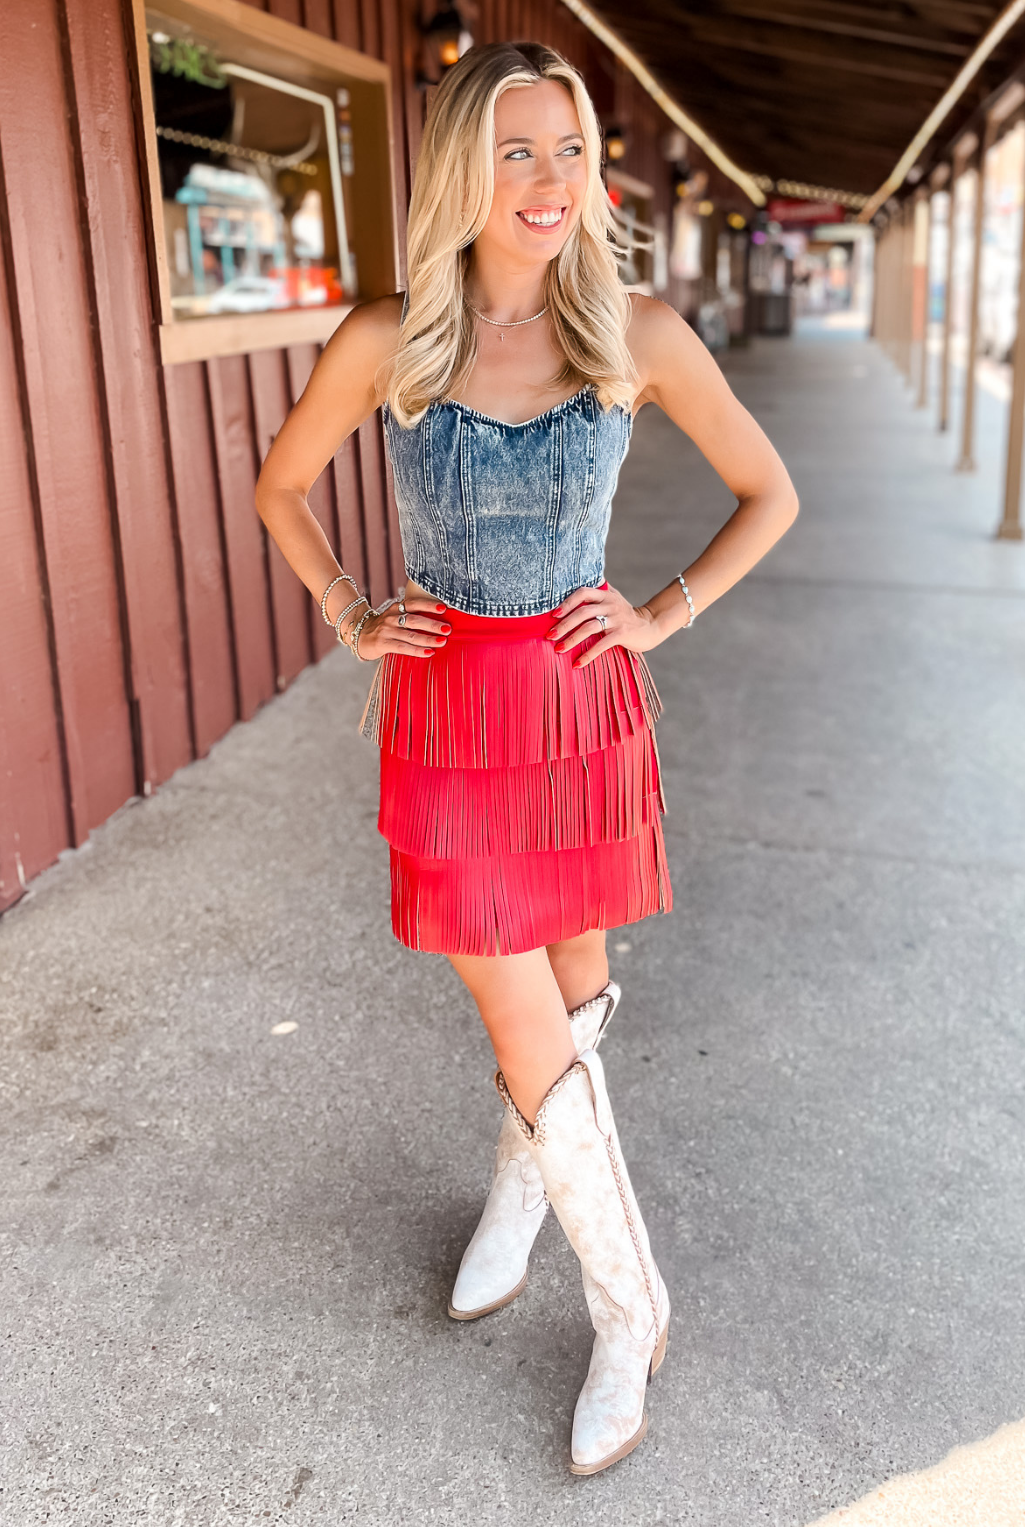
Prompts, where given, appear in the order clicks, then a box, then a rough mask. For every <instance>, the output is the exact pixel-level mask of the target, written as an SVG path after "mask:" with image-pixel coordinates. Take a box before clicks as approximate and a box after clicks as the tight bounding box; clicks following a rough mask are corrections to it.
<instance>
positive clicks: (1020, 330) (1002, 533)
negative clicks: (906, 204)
mask: <svg viewBox="0 0 1025 1527" xmlns="http://www.w3.org/2000/svg"><path fill="white" fill-rule="evenodd" d="M1023 317H1025V175H1023V177H1022V218H1021V242H1020V244H1019V247H1018V321H1017V329H1016V333H1015V336H1014V351H1013V356H1012V372H1011V410H1010V414H1009V416H1008V421H1007V468H1006V472H1005V476H1004V517H1003V519H1002V520H1001V522H1000V524H999V525H998V526H997V531H996V535H997V539H998V540H1002V541H1020V540H1021V539H1022V524H1021V467H1022V460H1021V456H1022V438H1023V435H1025V323H1023V322H1022V319H1023Z"/></svg>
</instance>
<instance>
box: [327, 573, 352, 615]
mask: <svg viewBox="0 0 1025 1527" xmlns="http://www.w3.org/2000/svg"><path fill="white" fill-rule="evenodd" d="M343 582H344V583H351V584H352V592H353V593H354V594H358V593H359V588H358V587H357V584H356V580H355V578H354V577H353V576H352V574H351V573H339V574H338V577H337V578H332V579H331V582H330V583H329V584H328V586H327V588H326V589H325V590H324V594H323V598H322V599H321V601H320V613H321V615H323V617H324V624H325V625H326V626H333V625H334V621H333V620H328V618H327V596H328V594H330V592H331V590H332V589H333V588H334V586H335V584H336V583H343Z"/></svg>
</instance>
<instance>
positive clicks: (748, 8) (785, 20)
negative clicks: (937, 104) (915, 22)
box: [726, 0, 971, 58]
mask: <svg viewBox="0 0 1025 1527" xmlns="http://www.w3.org/2000/svg"><path fill="white" fill-rule="evenodd" d="M726 9H727V11H728V12H729V14H730V15H731V16H740V17H742V18H744V19H746V20H749V21H765V22H768V23H770V24H771V25H772V26H778V27H803V28H804V30H805V31H809V32H828V33H830V34H832V35H834V36H837V37H857V38H859V39H863V40H864V41H865V42H879V43H884V44H885V45H886V46H887V47H892V48H912V49H914V51H915V52H917V53H943V54H946V55H947V56H948V57H950V58H966V57H967V56H968V54H969V53H970V52H971V44H970V43H966V42H949V41H946V40H943V39H941V38H939V37H928V36H926V34H925V33H924V32H891V31H884V30H882V29H881V28H879V27H867V26H858V25H856V24H855V23H853V22H850V21H832V20H828V19H827V18H826V17H825V16H818V15H812V14H811V13H810V12H803V13H802V14H801V15H793V14H791V13H789V12H782V11H778V10H776V9H775V8H774V7H773V6H772V5H750V4H743V3H739V4H738V3H732V0H731V3H729V4H727V6H726Z"/></svg>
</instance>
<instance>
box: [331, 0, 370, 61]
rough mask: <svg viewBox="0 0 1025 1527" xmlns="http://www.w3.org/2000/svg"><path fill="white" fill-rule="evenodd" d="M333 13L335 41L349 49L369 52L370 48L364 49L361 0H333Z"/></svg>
mask: <svg viewBox="0 0 1025 1527" xmlns="http://www.w3.org/2000/svg"><path fill="white" fill-rule="evenodd" d="M331 11H332V17H333V20H334V36H335V41H336V42H340V43H343V44H344V45H345V47H347V48H356V49H358V50H359V51H360V52H364V51H366V52H369V51H370V50H369V48H368V49H364V47H363V27H362V25H361V18H360V6H359V0H332V4H331Z"/></svg>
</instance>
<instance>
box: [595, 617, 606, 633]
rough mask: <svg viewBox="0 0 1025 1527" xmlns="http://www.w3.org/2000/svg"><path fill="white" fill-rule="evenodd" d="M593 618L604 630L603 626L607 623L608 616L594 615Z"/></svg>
mask: <svg viewBox="0 0 1025 1527" xmlns="http://www.w3.org/2000/svg"><path fill="white" fill-rule="evenodd" d="M594 618H595V620H596V621H597V622H598V624H599V625H600V626H601V628H602V630H603V631H604V630H605V627H606V626H607V625H608V623H609V618H608V616H607V615H596V616H595V617H594Z"/></svg>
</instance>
